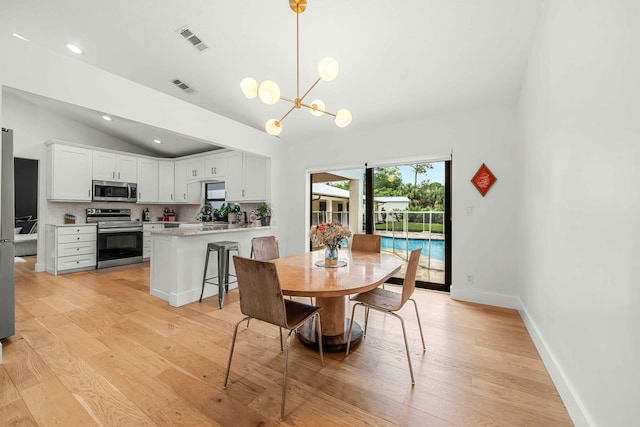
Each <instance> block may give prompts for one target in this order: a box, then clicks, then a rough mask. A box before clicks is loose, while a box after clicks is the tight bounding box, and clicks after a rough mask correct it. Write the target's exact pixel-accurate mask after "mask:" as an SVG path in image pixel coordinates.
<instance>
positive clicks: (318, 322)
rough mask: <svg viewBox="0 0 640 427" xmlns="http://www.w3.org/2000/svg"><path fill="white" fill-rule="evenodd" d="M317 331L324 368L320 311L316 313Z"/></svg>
mask: <svg viewBox="0 0 640 427" xmlns="http://www.w3.org/2000/svg"><path fill="white" fill-rule="evenodd" d="M316 316H317V317H318V318H317V319H316V326H317V328H316V331H318V346H319V349H320V365H322V367H323V368H324V351H323V350H322V326H320V313H316Z"/></svg>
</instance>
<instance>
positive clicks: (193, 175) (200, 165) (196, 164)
mask: <svg viewBox="0 0 640 427" xmlns="http://www.w3.org/2000/svg"><path fill="white" fill-rule="evenodd" d="M186 173H187V181H194V180H201V179H204V157H194V158H191V159H187V171H186Z"/></svg>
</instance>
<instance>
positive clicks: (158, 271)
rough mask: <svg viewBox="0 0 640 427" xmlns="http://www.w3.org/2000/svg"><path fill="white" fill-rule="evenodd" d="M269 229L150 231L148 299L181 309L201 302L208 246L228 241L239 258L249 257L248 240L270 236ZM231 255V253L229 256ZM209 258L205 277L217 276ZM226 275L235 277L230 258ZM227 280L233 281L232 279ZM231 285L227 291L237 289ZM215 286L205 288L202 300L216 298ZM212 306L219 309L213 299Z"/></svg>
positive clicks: (191, 227)
mask: <svg viewBox="0 0 640 427" xmlns="http://www.w3.org/2000/svg"><path fill="white" fill-rule="evenodd" d="M271 233H272V232H271V227H238V226H235V227H234V226H232V225H231V226H230V225H227V224H212V225H200V224H189V225H181V226H180V227H179V228H172V229H163V230H152V231H151V258H150V259H151V277H150V292H151V295H153V296H155V297H158V298H160V299H163V300H165V301H167V302H168V303H169V304H170V305H172V306H174V307H180V306H182V305H185V304H189V303H191V302H194V301H198V299H200V291H201V289H202V276H203V273H204V261H205V257H206V253H207V244H208V243H213V242H217V241H223V240H230V241H235V242H238V243H240V255H241V256H245V257H249V256H250V254H251V239H252V238H254V237H258V236H266V235H270V234H271ZM232 254H234V253H232ZM211 255H212V256H211V257H210V258H209V269H208V272H207V277H212V276H216V275H217V268H218V267H217V262H216V259H217V258H216V256H215V253H213V254H211ZM229 271H230V273H231V274H234V275H235V268H234V266H233V258H231V259H230V261H229ZM230 280H234V279H233V277H232V278H231V279H230ZM236 287H237V284H236V283H232V284H230V285H229V289H233V288H236ZM217 294H218V286H216V285H212V284H207V285H206V286H205V288H204V295H203V301H204V298H207V297H210V296H213V295H217ZM215 306H216V307H217V306H218V301H217V299H216V301H215Z"/></svg>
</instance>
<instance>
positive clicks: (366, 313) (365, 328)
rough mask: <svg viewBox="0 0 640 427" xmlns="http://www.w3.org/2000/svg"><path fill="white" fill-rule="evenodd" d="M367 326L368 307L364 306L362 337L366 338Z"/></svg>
mask: <svg viewBox="0 0 640 427" xmlns="http://www.w3.org/2000/svg"><path fill="white" fill-rule="evenodd" d="M368 325H369V306H368V305H367V306H365V309H364V332H363V333H362V336H363V337H366V336H367V326H368Z"/></svg>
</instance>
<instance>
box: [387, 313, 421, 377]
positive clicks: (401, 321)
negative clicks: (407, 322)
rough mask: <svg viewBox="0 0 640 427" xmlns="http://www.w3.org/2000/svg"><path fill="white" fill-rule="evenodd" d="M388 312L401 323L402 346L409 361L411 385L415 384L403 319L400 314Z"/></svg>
mask: <svg viewBox="0 0 640 427" xmlns="http://www.w3.org/2000/svg"><path fill="white" fill-rule="evenodd" d="M388 313H389V314H392V315H394V316H396V317H397V318H398V319H400V324H401V325H402V335H403V336H404V348H405V349H406V350H407V362H409V373H410V374H411V385H415V384H416V381H415V379H414V378H413V367H412V366H411V353H409V341H407V331H406V330H405V328H404V320H403V319H402V317H401V316H399V315H397V314H396V313H392V312H388Z"/></svg>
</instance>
